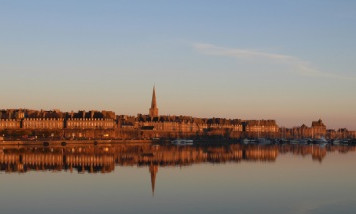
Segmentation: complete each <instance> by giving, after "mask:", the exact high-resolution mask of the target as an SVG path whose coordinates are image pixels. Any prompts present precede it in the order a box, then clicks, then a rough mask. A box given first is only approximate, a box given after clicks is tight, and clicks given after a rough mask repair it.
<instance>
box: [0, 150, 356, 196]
mask: <svg viewBox="0 0 356 214" xmlns="http://www.w3.org/2000/svg"><path fill="white" fill-rule="evenodd" d="M334 151H338V152H340V153H345V152H349V151H356V147H351V146H330V147H319V146H316V145H313V146H298V145H284V146H257V145H248V146H244V145H239V144H236V145H230V146H209V147H177V146H152V145H149V144H140V145H124V144H121V145H118V144H115V145H107V146H94V145H90V146H73V147H70V146H66V147H60V146H58V147H32V146H23V147H18V146H3V147H2V148H1V149H0V170H1V171H5V172H8V173H10V172H28V171H44V170H46V171H62V170H64V171H70V172H72V171H73V170H75V171H77V172H79V173H85V172H88V173H98V172H99V173H109V172H112V171H114V169H115V166H145V167H148V169H149V172H150V174H151V185H152V193H154V191H155V183H156V176H157V172H158V167H166V166H186V165H192V164H197V163H225V162H241V161H267V162H273V161H275V160H276V158H277V156H278V154H281V153H282V154H285V153H292V154H295V155H302V156H306V155H311V157H312V159H313V160H318V161H322V159H323V158H324V157H325V156H326V155H327V153H328V152H334Z"/></svg>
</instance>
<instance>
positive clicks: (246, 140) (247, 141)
mask: <svg viewBox="0 0 356 214" xmlns="http://www.w3.org/2000/svg"><path fill="white" fill-rule="evenodd" d="M250 142H251V141H250V140H249V139H247V138H244V139H243V140H242V143H243V144H245V145H247V144H249V143H250Z"/></svg>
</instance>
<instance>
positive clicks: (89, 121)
mask: <svg viewBox="0 0 356 214" xmlns="http://www.w3.org/2000/svg"><path fill="white" fill-rule="evenodd" d="M65 127H66V128H67V129H114V128H115V127H116V122H115V120H113V119H103V118H70V119H67V120H66V121H65Z"/></svg>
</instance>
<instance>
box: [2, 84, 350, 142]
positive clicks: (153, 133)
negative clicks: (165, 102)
mask: <svg viewBox="0 0 356 214" xmlns="http://www.w3.org/2000/svg"><path fill="white" fill-rule="evenodd" d="M0 134H2V136H3V137H7V136H10V137H11V136H13V137H17V138H23V137H28V138H33V137H41V138H45V137H52V138H83V139H87V138H91V139H95V138H111V139H152V138H179V137H190V138H192V137H196V138H200V137H217V138H221V137H223V138H242V137H244V138H246V137H248V138H259V137H267V138H321V137H326V138H355V137H356V132H354V131H348V130H347V129H339V130H327V129H326V126H325V124H324V123H323V122H322V120H321V119H320V120H318V121H314V122H312V124H311V126H310V127H308V126H306V125H302V126H301V127H295V128H289V129H287V128H283V127H282V128H280V127H279V126H278V125H277V123H276V121H275V120H240V119H224V118H194V117H190V116H164V115H159V112H158V107H157V101H156V91H155V88H153V93H152V102H151V107H150V108H149V114H148V115H143V114H138V115H137V116H127V115H116V114H115V113H114V112H112V111H96V110H93V111H78V112H61V111H60V110H52V111H44V110H40V111H38V110H29V109H7V110H0Z"/></svg>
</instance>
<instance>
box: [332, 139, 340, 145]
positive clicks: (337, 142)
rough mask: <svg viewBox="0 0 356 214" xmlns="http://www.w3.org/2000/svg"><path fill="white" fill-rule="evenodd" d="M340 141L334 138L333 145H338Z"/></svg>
mask: <svg viewBox="0 0 356 214" xmlns="http://www.w3.org/2000/svg"><path fill="white" fill-rule="evenodd" d="M340 143H341V141H340V140H339V139H335V140H334V141H333V145H340Z"/></svg>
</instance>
